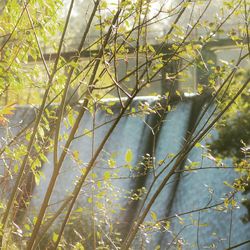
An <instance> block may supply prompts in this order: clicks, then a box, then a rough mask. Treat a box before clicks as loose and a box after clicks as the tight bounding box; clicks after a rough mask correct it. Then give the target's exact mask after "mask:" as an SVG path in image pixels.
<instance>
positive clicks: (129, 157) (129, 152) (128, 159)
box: [125, 149, 133, 163]
mask: <svg viewBox="0 0 250 250" xmlns="http://www.w3.org/2000/svg"><path fill="white" fill-rule="evenodd" d="M132 159H133V152H132V150H131V149H128V150H127V152H126V155H125V161H126V162H127V163H130V162H131V161H132Z"/></svg>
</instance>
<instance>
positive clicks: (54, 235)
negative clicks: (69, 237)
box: [52, 232, 58, 242]
mask: <svg viewBox="0 0 250 250" xmlns="http://www.w3.org/2000/svg"><path fill="white" fill-rule="evenodd" d="M57 239H58V234H57V233H55V232H54V233H53V236H52V240H53V242H56V241H57Z"/></svg>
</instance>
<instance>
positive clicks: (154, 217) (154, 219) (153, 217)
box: [150, 211, 157, 221]
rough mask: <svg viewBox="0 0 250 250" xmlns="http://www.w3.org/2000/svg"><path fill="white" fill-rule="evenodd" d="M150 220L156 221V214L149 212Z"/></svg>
mask: <svg viewBox="0 0 250 250" xmlns="http://www.w3.org/2000/svg"><path fill="white" fill-rule="evenodd" d="M150 215H151V218H152V219H153V221H157V214H156V213H155V212H153V211H151V212H150Z"/></svg>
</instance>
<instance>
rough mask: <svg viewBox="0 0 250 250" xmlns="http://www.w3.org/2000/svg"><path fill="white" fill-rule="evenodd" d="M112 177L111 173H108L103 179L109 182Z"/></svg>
mask: <svg viewBox="0 0 250 250" xmlns="http://www.w3.org/2000/svg"><path fill="white" fill-rule="evenodd" d="M110 177H111V174H110V172H109V171H106V172H105V173H104V175H103V178H104V180H105V181H107V180H109V179H110Z"/></svg>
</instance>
